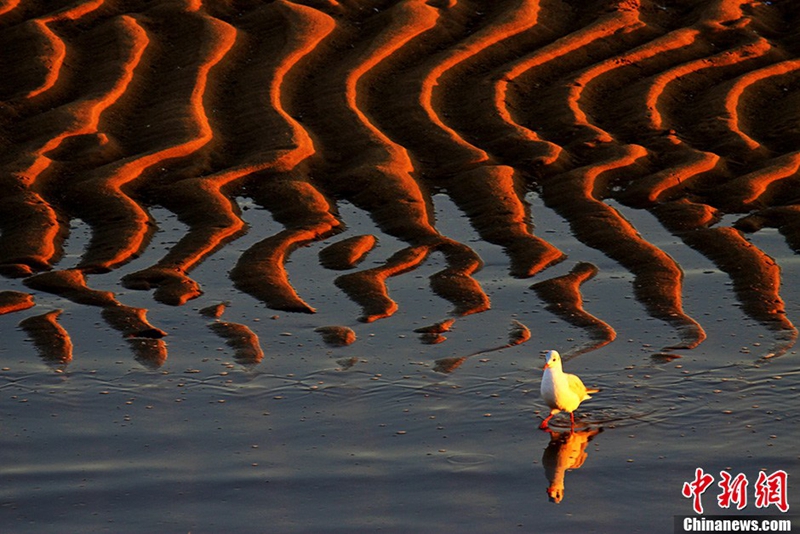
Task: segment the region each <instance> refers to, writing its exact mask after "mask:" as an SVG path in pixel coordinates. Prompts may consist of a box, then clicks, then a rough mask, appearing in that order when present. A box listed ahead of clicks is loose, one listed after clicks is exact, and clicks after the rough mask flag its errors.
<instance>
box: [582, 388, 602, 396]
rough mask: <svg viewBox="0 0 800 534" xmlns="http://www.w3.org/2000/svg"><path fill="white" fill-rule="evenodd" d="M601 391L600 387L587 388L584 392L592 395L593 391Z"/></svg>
mask: <svg viewBox="0 0 800 534" xmlns="http://www.w3.org/2000/svg"><path fill="white" fill-rule="evenodd" d="M601 391H603V390H602V389H587V390H586V393H588V394H589V395H592V394H594V393H600V392H601Z"/></svg>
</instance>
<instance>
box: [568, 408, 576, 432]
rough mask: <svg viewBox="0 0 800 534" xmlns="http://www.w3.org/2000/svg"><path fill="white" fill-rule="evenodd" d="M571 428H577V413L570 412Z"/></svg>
mask: <svg viewBox="0 0 800 534" xmlns="http://www.w3.org/2000/svg"><path fill="white" fill-rule="evenodd" d="M569 429H570V430H575V414H574V413H572V412H569Z"/></svg>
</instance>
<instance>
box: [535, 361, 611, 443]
mask: <svg viewBox="0 0 800 534" xmlns="http://www.w3.org/2000/svg"><path fill="white" fill-rule="evenodd" d="M598 391H600V390H599V389H586V386H584V385H583V382H581V379H580V378H578V377H577V376H575V375H571V374H569V373H565V372H564V370H563V369H562V368H561V355H560V354H559V353H558V352H557V351H554V350H549V351H547V355H546V362H545V364H544V374H543V375H542V388H541V392H542V398H543V399H544V402H546V403H547V405H548V406H549V407H550V415H548V416H547V417H546V418H545V419H544V421H542V423H541V424H540V425H539V428H541V429H546V428H547V423H548V422H549V421H550V419H551V418H552V417H553V416H554V415H555V414H557V413H558V412H562V411H563V412H569V420H570V428H575V415H574V414H573V412H574V411H575V410H577V409H578V406H580V404H581V403H582V402H583V401H585V400H586V399H590V398H591V396H590V395H589V394H590V393H597V392H598Z"/></svg>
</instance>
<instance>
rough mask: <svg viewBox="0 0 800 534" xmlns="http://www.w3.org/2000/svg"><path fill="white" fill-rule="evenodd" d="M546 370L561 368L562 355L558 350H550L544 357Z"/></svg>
mask: <svg viewBox="0 0 800 534" xmlns="http://www.w3.org/2000/svg"><path fill="white" fill-rule="evenodd" d="M544 360H545V361H544V368H545V369H550V368H551V367H555V366H558V367H561V355H560V354H559V353H558V351H556V350H548V351H547V353H546V354H545V355H544Z"/></svg>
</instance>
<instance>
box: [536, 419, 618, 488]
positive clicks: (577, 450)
mask: <svg viewBox="0 0 800 534" xmlns="http://www.w3.org/2000/svg"><path fill="white" fill-rule="evenodd" d="M602 431H603V429H602V428H590V429H587V430H576V431H569V432H556V431H555V430H551V429H548V430H547V432H548V433H549V434H550V443H548V445H547V448H546V449H545V450H544V455H542V465H544V474H545V476H546V477H547V480H548V482H549V485H548V487H547V495H548V496H549V497H550V502H554V503H556V504H557V503H560V502H561V500H562V499H563V498H564V475H565V474H566V472H567V470H569V469H578V468H579V467H581V466H582V465H583V462H585V461H586V445H588V444H589V442H590V441H591V440H592V439H593V438H594V437H595V436H596V435H597V434H599V433H600V432H602Z"/></svg>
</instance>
